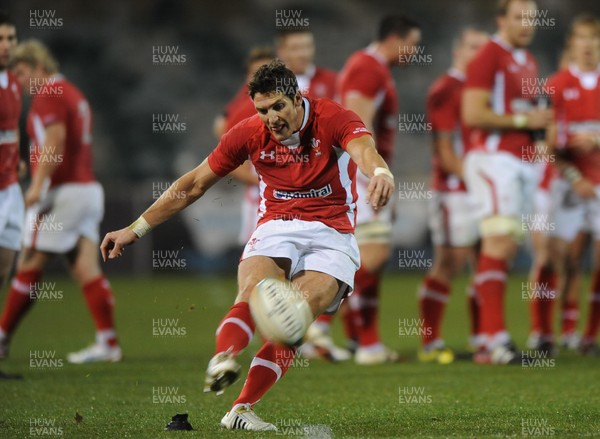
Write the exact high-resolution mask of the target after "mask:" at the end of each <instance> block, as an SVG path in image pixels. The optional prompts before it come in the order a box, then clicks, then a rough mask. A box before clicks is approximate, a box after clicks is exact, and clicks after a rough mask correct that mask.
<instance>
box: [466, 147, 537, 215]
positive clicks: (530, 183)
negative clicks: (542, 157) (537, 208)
mask: <svg viewBox="0 0 600 439" xmlns="http://www.w3.org/2000/svg"><path fill="white" fill-rule="evenodd" d="M542 171H543V167H542V166H541V165H539V164H531V163H527V162H524V161H522V160H521V159H520V158H518V157H516V156H514V155H512V154H510V153H508V152H503V151H500V152H487V151H470V152H469V153H467V155H466V157H465V163H464V172H465V175H464V177H465V183H466V184H467V187H468V189H469V193H470V194H471V195H472V197H473V201H474V202H475V214H476V217H477V218H478V220H481V219H483V218H487V217H490V216H505V217H507V216H508V217H515V218H517V219H518V220H519V221H523V219H524V218H525V215H532V214H533V213H534V212H533V210H534V206H533V204H534V195H535V191H536V189H537V187H538V182H539V181H540V178H541V173H542Z"/></svg>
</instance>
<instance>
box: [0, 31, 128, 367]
mask: <svg viewBox="0 0 600 439" xmlns="http://www.w3.org/2000/svg"><path fill="white" fill-rule="evenodd" d="M11 66H12V68H13V70H14V72H15V74H16V76H17V78H18V80H19V81H20V83H21V85H22V86H23V87H24V88H25V89H26V90H28V92H29V93H30V94H32V95H33V96H32V103H31V108H30V110H29V115H28V118H27V131H28V134H29V138H30V145H31V147H30V160H31V168H32V180H31V184H30V186H29V188H28V189H27V191H26V193H25V204H26V206H27V215H26V216H27V218H26V229H25V237H24V245H23V250H22V252H21V254H20V256H19V260H18V263H17V272H16V275H15V277H14V279H13V281H12V284H11V288H10V291H9V293H8V297H7V298H6V303H5V305H4V310H3V313H2V317H1V318H0V348H1V351H0V354H1V355H2V356H6V355H7V350H8V343H9V340H10V337H11V336H12V334H13V332H14V330H15V328H16V326H17V324H18V323H19V321H20V320H21V319H22V318H23V317H24V315H25V313H26V312H27V310H28V309H29V308H30V306H31V305H32V304H33V303H34V301H35V297H36V296H35V294H36V291H37V290H38V285H39V281H40V279H41V278H42V273H43V270H44V267H45V266H46V264H47V263H48V261H49V260H50V258H51V257H52V256H53V255H56V254H59V255H63V256H65V257H66V259H67V261H68V263H69V267H70V270H71V275H72V276H73V278H74V279H75V280H76V281H77V283H78V284H79V286H80V287H81V289H82V290H83V293H84V296H85V299H86V302H87V305H88V308H89V310H90V312H91V314H92V317H93V318H94V322H95V324H96V343H95V344H93V345H92V346H90V347H88V348H86V349H84V350H82V351H79V352H75V353H71V354H69V355H68V356H67V360H68V361H69V362H71V363H86V362H96V361H119V360H121V348H120V347H119V345H118V343H117V335H116V333H115V329H114V321H113V295H112V292H111V289H110V285H109V283H108V281H107V280H106V278H105V277H104V275H103V274H102V271H101V270H100V266H99V263H98V251H97V248H96V246H97V242H98V233H99V225H100V221H101V220H102V216H103V212H104V193H103V191H102V187H101V186H100V184H99V183H98V182H97V181H96V180H95V178H94V173H93V170H92V150H91V141H92V114H91V110H90V107H89V104H88V102H87V100H86V99H85V97H84V96H83V94H82V93H81V92H80V91H79V90H78V89H77V88H76V87H75V86H74V85H73V84H71V83H70V82H69V81H67V80H66V79H65V78H64V77H63V76H62V75H60V74H59V73H58V64H57V62H56V60H55V59H54V58H53V56H52V54H51V53H50V52H49V50H48V49H47V48H46V46H44V45H43V44H42V43H40V42H39V41H35V40H29V41H26V42H23V43H21V44H20V45H19V46H17V48H16V49H15V53H14V57H13V59H12V61H11Z"/></svg>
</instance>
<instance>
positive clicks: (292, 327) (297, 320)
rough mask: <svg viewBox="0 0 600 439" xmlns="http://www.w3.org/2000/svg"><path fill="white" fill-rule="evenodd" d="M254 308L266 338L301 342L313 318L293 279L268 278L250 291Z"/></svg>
mask: <svg viewBox="0 0 600 439" xmlns="http://www.w3.org/2000/svg"><path fill="white" fill-rule="evenodd" d="M249 303H250V312H251V314H252V318H253V319H254V323H256V327H257V328H258V330H259V331H260V333H261V334H262V336H263V337H264V338H266V339H267V340H269V341H270V342H274V343H282V344H285V345H288V346H299V345H300V344H302V342H303V338H304V335H305V334H306V331H307V330H308V327H309V326H310V324H311V323H312V321H313V315H312V311H311V310H310V306H309V305H308V302H307V301H306V299H305V298H304V297H302V293H301V292H300V291H299V290H298V288H297V287H296V286H295V285H293V284H292V283H291V282H287V281H282V280H279V279H273V278H265V279H263V280H261V281H260V282H259V283H258V284H256V286H255V287H254V289H253V290H252V293H250V300H249Z"/></svg>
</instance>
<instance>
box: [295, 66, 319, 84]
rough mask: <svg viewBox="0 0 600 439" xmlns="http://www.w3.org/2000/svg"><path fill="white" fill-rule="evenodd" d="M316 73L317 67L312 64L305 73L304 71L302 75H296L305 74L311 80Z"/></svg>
mask: <svg viewBox="0 0 600 439" xmlns="http://www.w3.org/2000/svg"><path fill="white" fill-rule="evenodd" d="M315 73H317V67H316V66H315V65H314V64H311V65H309V66H308V67H307V68H306V71H305V72H304V73H302V74H301V75H296V77H298V76H305V77H306V78H307V79H309V80H310V79H312V78H313V76H315Z"/></svg>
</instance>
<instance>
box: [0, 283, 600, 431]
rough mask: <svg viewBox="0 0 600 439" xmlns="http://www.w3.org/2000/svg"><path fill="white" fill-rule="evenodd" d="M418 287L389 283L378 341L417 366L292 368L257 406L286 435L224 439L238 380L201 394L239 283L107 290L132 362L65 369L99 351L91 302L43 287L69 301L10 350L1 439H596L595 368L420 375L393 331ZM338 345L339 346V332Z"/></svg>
mask: <svg viewBox="0 0 600 439" xmlns="http://www.w3.org/2000/svg"><path fill="white" fill-rule="evenodd" d="M420 279H421V275H419V274H402V275H397V274H394V275H388V276H386V278H385V281H384V283H383V296H382V302H383V303H382V307H381V310H382V315H381V335H382V338H383V340H384V341H385V342H386V344H388V345H389V346H390V347H393V348H397V349H398V350H400V351H401V352H402V353H403V354H405V355H408V356H410V357H411V358H412V361H411V362H409V363H404V364H394V365H392V364H390V365H382V366H374V367H359V366H356V365H354V364H353V363H351V362H348V363H343V364H335V365H332V364H327V363H324V362H322V361H318V360H310V361H308V360H305V359H297V360H295V361H294V366H293V367H292V368H291V369H290V371H289V372H288V374H287V375H286V376H285V378H284V379H282V381H280V382H279V383H278V384H277V385H276V386H275V387H274V388H273V389H272V390H271V391H270V392H269V393H268V394H267V395H266V397H265V398H264V400H263V401H262V402H261V403H260V404H258V405H257V406H256V411H257V413H258V414H259V415H260V416H261V417H262V418H263V419H265V420H266V421H269V422H272V423H274V424H276V425H278V427H279V432H278V433H269V434H266V433H263V434H254V433H248V432H240V431H237V432H229V431H223V430H221V429H220V427H219V421H220V419H221V417H222V416H223V415H224V414H225V412H226V411H227V410H228V409H229V407H230V404H231V402H232V401H233V400H234V399H235V397H236V396H237V394H238V392H239V390H240V389H241V386H242V382H243V379H242V380H240V382H238V383H236V384H235V385H234V386H233V387H231V388H230V389H228V390H227V391H226V392H225V394H224V395H222V396H220V397H215V395H214V394H204V393H202V383H203V379H204V369H205V368H206V364H207V362H208V360H209V358H210V357H211V355H212V353H213V349H214V332H215V329H216V327H217V324H218V323H219V321H220V320H221V318H222V316H223V315H224V314H225V312H226V311H227V309H228V308H229V307H230V305H231V303H232V301H233V298H234V296H235V280H234V279H233V277H230V278H200V277H191V276H188V277H185V276H170V275H165V276H156V277H154V278H151V279H139V280H128V279H127V280H126V279H113V280H112V284H113V287H114V291H115V296H116V298H117V324H118V330H119V335H120V341H121V344H122V347H123V351H124V355H125V359H124V361H123V362H122V363H118V364H91V365H80V366H75V365H70V364H68V363H67V362H66V360H63V359H64V358H65V356H66V354H67V353H68V352H71V351H73V350H78V349H80V348H82V347H84V346H85V345H86V344H88V343H90V342H91V341H92V339H93V326H92V323H91V321H90V318H89V316H88V313H87V310H86V309H85V305H84V301H83V298H82V296H81V294H80V293H79V291H78V290H77V288H76V287H75V285H74V284H73V283H72V282H71V281H70V280H68V279H64V278H56V279H51V278H49V279H46V281H48V282H56V284H55V285H54V288H55V290H57V291H61V292H62V294H60V295H59V296H62V298H57V297H56V296H57V295H56V294H55V295H54V297H50V298H49V299H44V300H41V301H40V303H38V304H36V306H35V307H34V309H33V310H32V312H31V313H30V315H28V316H27V317H26V319H25V320H24V322H23V324H22V326H21V327H20V328H19V330H18V332H17V334H16V335H15V337H14V339H13V343H12V350H11V357H10V358H9V359H8V360H7V361H4V362H3V363H0V368H1V370H3V371H5V372H11V373H21V374H22V375H23V376H24V379H23V380H21V381H16V380H15V381H0V386H2V398H1V399H0V408H1V412H2V416H1V417H0V419H1V420H0V437H6V438H22V437H31V436H45V437H52V436H54V435H56V436H62V437H74V438H104V437H106V438H126V437H131V438H165V437H172V436H177V437H183V436H186V437H187V436H189V437H198V438H218V437H228V438H233V437H244V438H246V437H275V436H284V437H319V438H326V437H336V438H347V437H348V438H349V437H355V438H367V437H519V436H555V437H561V438H562V437H583V436H588V437H599V436H600V416H599V415H600V390H599V389H600V367H599V366H600V359H590V358H581V357H579V356H577V355H576V354H573V353H568V352H566V353H562V354H561V355H560V356H559V357H558V358H557V359H556V360H555V361H538V362H534V363H533V366H532V367H523V366H522V365H521V366H502V367H493V366H479V365H474V364H472V363H471V362H468V361H457V362H455V363H453V364H451V365H448V366H440V365H436V364H428V365H422V364H419V363H417V362H416V360H415V359H414V358H415V353H416V349H417V347H418V337H416V336H412V335H406V334H407V333H410V332H411V331H406V330H405V329H404V330H400V329H399V328H400V327H399V325H400V322H399V320H402V319H408V322H409V323H406V322H407V321H406V320H403V323H402V325H404V326H406V324H409V325H410V319H415V318H417V312H416V310H417V306H416V299H415V291H416V288H417V284H418V282H419V281H420ZM523 281H525V279H524V278H522V277H518V276H512V277H511V282H510V286H509V291H510V292H509V295H508V305H507V306H508V321H509V322H508V323H509V328H510V330H511V332H512V334H513V336H514V338H515V341H516V342H517V343H518V345H519V347H522V348H523V349H524V342H525V338H526V334H527V326H528V320H529V319H528V313H527V309H528V303H527V302H526V300H524V299H523V298H522V295H521V282H523ZM465 286H466V278H461V279H459V280H458V281H457V282H456V283H455V288H454V291H453V297H452V299H451V302H450V304H449V306H448V309H447V314H446V320H445V324H444V334H445V338H446V341H447V343H448V345H450V346H451V347H453V348H455V349H457V350H461V349H463V348H464V346H465V345H466V339H467V332H468V318H467V314H466V309H467V308H466V300H465V293H464V291H465ZM4 295H5V292H4V293H3V295H2V299H3V298H4ZM583 315H585V313H583ZM335 333H336V338H337V340H338V341H341V329H340V324H339V322H338V321H337V319H336V321H335ZM400 334H404V335H400ZM258 348H259V341H258V340H255V341H254V342H253V343H252V344H251V345H250V347H249V348H248V349H247V350H246V352H245V353H244V354H242V355H241V357H240V362H241V363H242V364H243V366H244V367H247V366H248V365H249V363H250V360H251V358H252V355H253V353H254V352H256V350H257V349H258ZM32 358H33V360H34V361H33V362H32ZM40 360H46V361H40ZM59 360H60V361H59ZM246 371H247V370H246V369H245V370H244V376H245V373H246ZM176 413H189V416H190V419H189V420H190V422H191V424H192V425H193V427H194V429H195V431H191V432H164V431H163V428H164V426H165V425H166V423H167V422H168V421H169V420H170V418H171V416H173V415H175V414H176ZM76 414H78V415H79V416H78V418H77V419H76Z"/></svg>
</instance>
